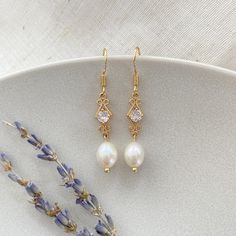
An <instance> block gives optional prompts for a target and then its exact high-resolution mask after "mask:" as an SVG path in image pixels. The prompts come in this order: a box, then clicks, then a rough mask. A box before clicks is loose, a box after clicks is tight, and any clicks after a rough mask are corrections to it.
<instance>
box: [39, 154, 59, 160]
mask: <svg viewBox="0 0 236 236" xmlns="http://www.w3.org/2000/svg"><path fill="white" fill-rule="evenodd" d="M37 157H38V158H39V159H42V160H45V161H55V159H54V157H53V156H51V155H46V154H38V155H37Z"/></svg>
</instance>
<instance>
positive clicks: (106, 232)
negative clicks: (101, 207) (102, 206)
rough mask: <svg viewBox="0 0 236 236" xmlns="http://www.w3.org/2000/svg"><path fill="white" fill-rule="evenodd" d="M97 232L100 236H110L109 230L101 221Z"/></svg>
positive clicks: (96, 228)
mask: <svg viewBox="0 0 236 236" xmlns="http://www.w3.org/2000/svg"><path fill="white" fill-rule="evenodd" d="M95 230H96V232H97V233H98V234H99V235H102V236H106V235H110V233H109V230H108V229H107V228H106V226H105V225H104V224H103V223H102V222H101V221H99V222H98V224H97V225H96V226H95Z"/></svg>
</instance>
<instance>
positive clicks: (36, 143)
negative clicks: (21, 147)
mask: <svg viewBox="0 0 236 236" xmlns="http://www.w3.org/2000/svg"><path fill="white" fill-rule="evenodd" d="M27 141H28V143H30V144H31V145H33V146H34V147H37V146H38V142H37V141H35V140H34V139H32V138H29V139H27Z"/></svg>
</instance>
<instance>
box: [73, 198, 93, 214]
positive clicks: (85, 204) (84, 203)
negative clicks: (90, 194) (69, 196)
mask: <svg viewBox="0 0 236 236" xmlns="http://www.w3.org/2000/svg"><path fill="white" fill-rule="evenodd" d="M76 204H79V205H81V206H82V207H83V208H84V209H86V210H87V211H90V212H92V211H93V210H94V208H93V206H92V205H91V204H89V202H87V201H85V200H82V199H80V198H77V199H76Z"/></svg>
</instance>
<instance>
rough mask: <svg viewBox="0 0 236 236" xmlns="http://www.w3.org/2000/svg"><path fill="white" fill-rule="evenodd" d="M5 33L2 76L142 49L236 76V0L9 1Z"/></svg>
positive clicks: (1, 16)
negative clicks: (227, 70) (233, 72)
mask: <svg viewBox="0 0 236 236" xmlns="http://www.w3.org/2000/svg"><path fill="white" fill-rule="evenodd" d="M0 32H1V33H0V75H4V74H6V73H11V72H15V71H17V70H22V69H26V68H29V67H32V66H36V65H39V64H45V63H48V62H54V61H58V60H62V59H68V58H76V57H84V56H96V55H101V52H102V48H103V47H107V48H108V49H109V53H110V54H115V55H117V54H118V55H122V54H129V55H130V54H133V49H134V47H135V46H137V45H138V46H140V47H141V50H142V53H143V54H144V55H154V56H166V57H175V58H182V59H188V60H193V61H200V62H204V63H209V64H214V65H219V66H222V67H226V68H230V69H234V70H236V34H235V32H236V1H235V0H199V1H196V0H178V1H176V0H167V1H163V0H162V1H160V0H158V1H156V0H147V1H143V0H121V1H113V0H112V1H111V0H96V1H94V0H80V1H78V0H47V1H45V0H34V1H31V0H21V1H15V0H7V1H0Z"/></svg>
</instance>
